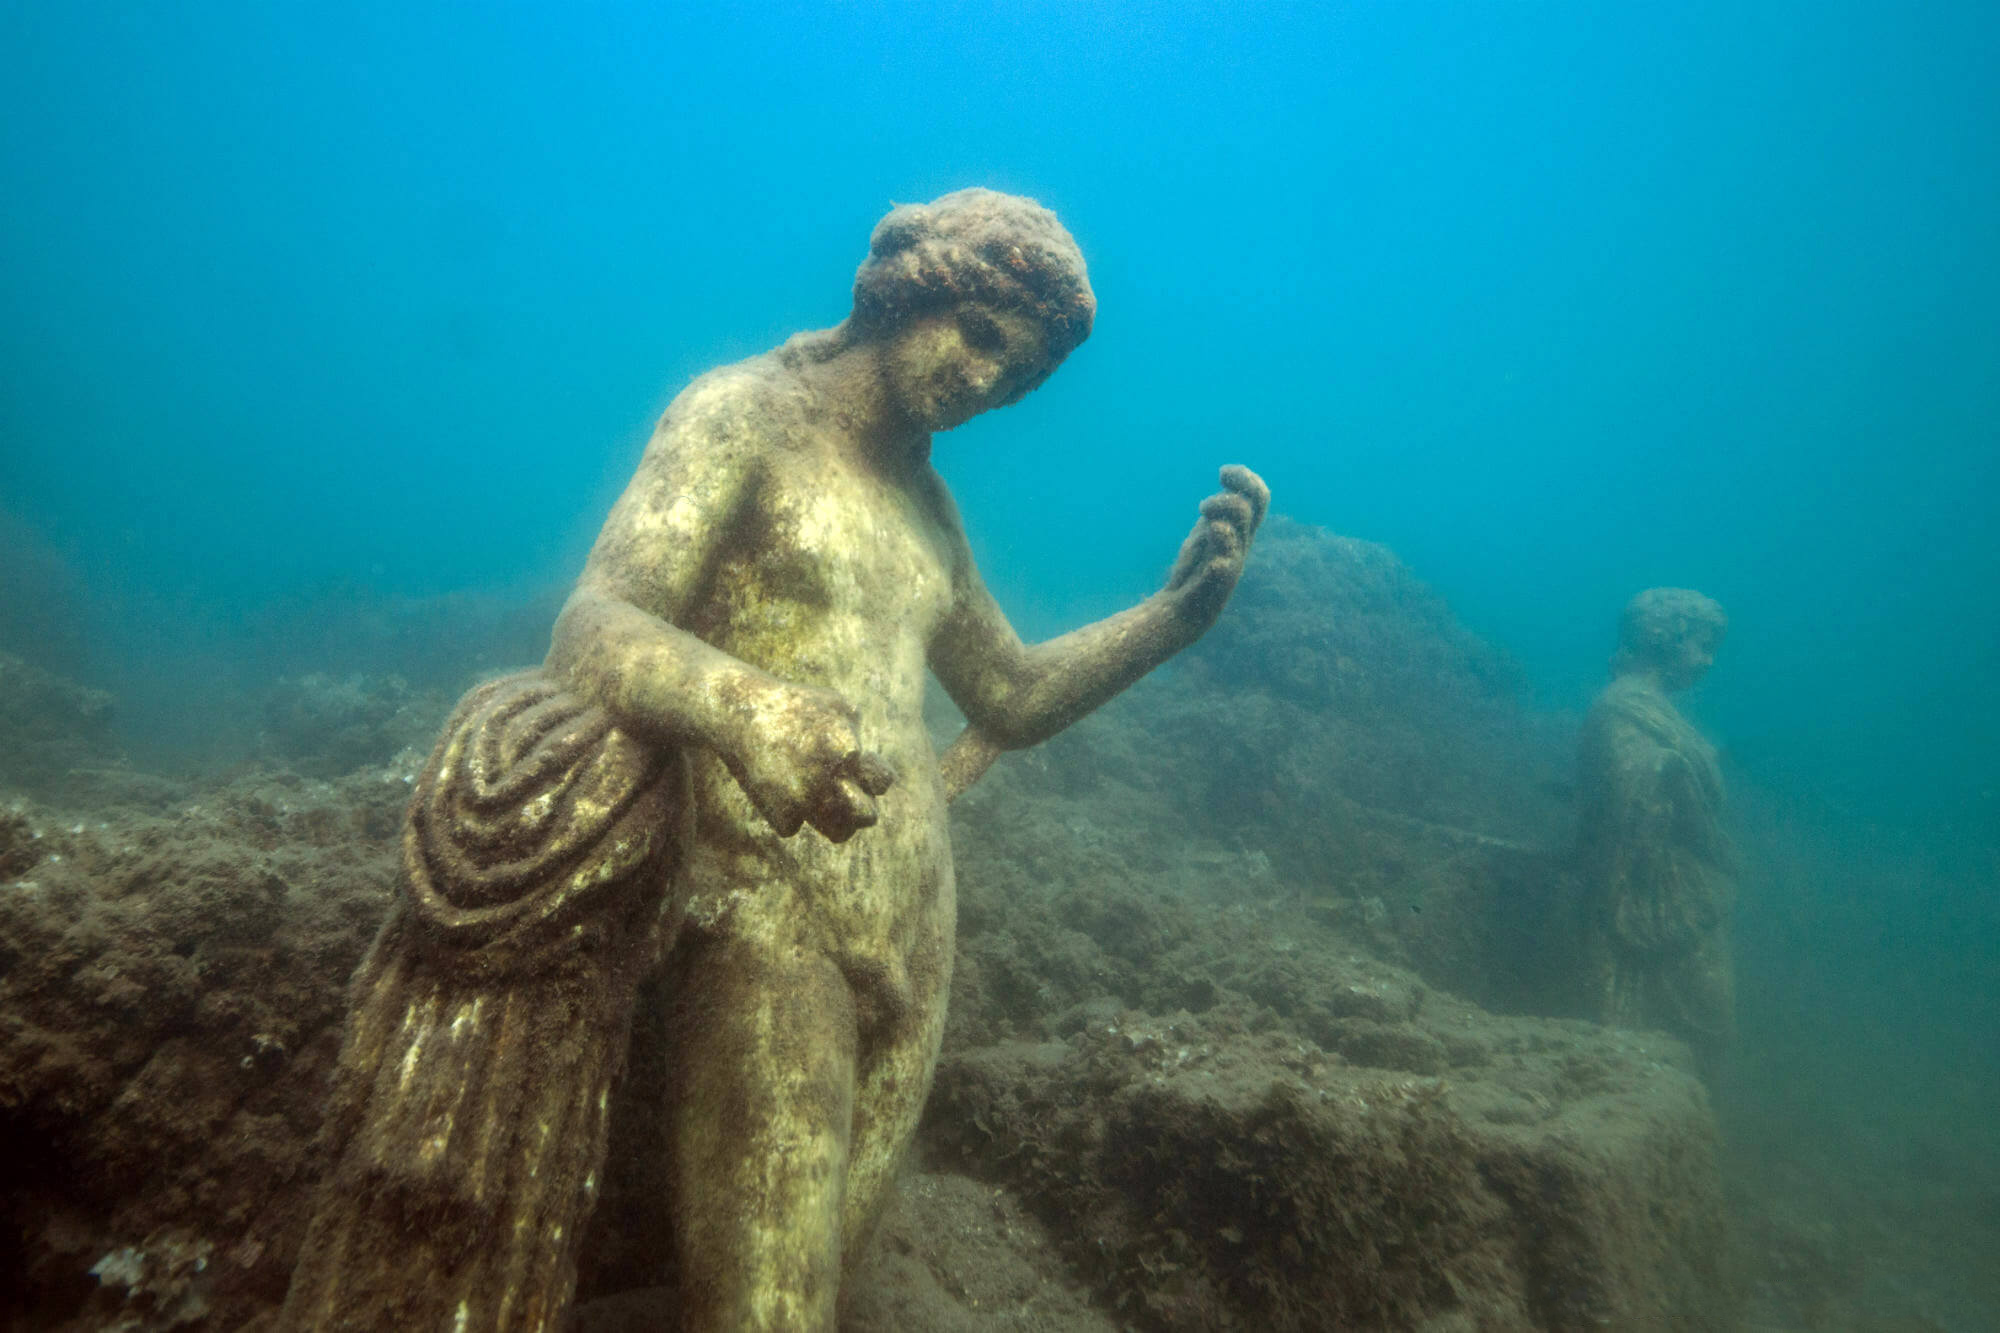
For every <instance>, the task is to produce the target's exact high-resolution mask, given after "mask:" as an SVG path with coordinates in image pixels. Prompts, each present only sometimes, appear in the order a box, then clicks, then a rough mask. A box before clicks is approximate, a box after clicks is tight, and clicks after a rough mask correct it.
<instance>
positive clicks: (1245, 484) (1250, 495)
mask: <svg viewBox="0 0 2000 1333" xmlns="http://www.w3.org/2000/svg"><path fill="white" fill-rule="evenodd" d="M1222 484H1223V485H1224V486H1226V487H1228V488H1229V489H1230V490H1231V491H1233V492H1235V493H1236V494H1238V495H1240V496H1242V497H1243V498H1244V499H1245V500H1247V501H1248V502H1249V504H1250V530H1251V531H1252V532H1255V531H1256V530H1257V528H1258V527H1259V526H1261V525H1262V524H1263V522H1264V515H1265V514H1267V513H1269V512H1270V511H1271V488H1270V487H1269V486H1267V485H1265V484H1264V479H1263V478H1262V477H1260V476H1258V475H1257V474H1256V473H1254V472H1252V471H1251V470H1250V469H1249V468H1247V467H1244V466H1243V465H1242V464H1241V463H1231V464H1229V465H1228V466H1227V467H1225V468H1223V469H1222Z"/></svg>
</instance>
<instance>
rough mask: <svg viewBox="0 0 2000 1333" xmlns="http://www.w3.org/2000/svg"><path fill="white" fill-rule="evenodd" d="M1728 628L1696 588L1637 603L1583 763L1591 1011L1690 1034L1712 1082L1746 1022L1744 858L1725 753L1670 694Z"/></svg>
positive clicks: (1695, 674) (1655, 592) (1594, 715)
mask: <svg viewBox="0 0 2000 1333" xmlns="http://www.w3.org/2000/svg"><path fill="white" fill-rule="evenodd" d="M1727 627H1728V621H1727V618H1726V617H1724V615H1723V613H1722V608H1721V607H1720V606H1718V605H1717V604H1716V603H1715V602H1713V601H1711V600H1710V599H1709V598H1707V597H1704V596H1702V595H1701V594H1700V593H1698V592H1690V591H1688V590H1687V589H1684V588H1649V589H1647V590H1646V591H1645V592H1642V593H1640V594H1639V595H1638V596H1637V597H1634V598H1633V599H1632V601H1631V603H1630V604H1629V605H1627V606H1626V608H1625V614H1624V617H1623V619H1622V620H1621V622H1620V624H1619V632H1618V652H1617V654H1616V656H1614V657H1613V658H1612V663H1611V669H1612V676H1613V679H1612V682H1611V684H1610V685H1608V686H1606V687H1605V689H1604V692H1603V693H1602V694H1600V695H1599V696H1598V698H1597V701H1596V703H1594V704H1593V705H1592V706H1591V709H1590V715H1589V717H1588V718H1587V719H1586V720H1585V722H1584V727H1583V740H1582V744H1581V750H1580V755H1579V761H1578V769H1579V772H1578V779H1579V782H1578V786H1579V793H1580V798H1581V802H1582V809H1581V811H1580V820H1579V840H1578V852H1579V861H1580V869H1581V872H1582V877H1583V903H1584V915H1583V923H1582V926H1583V938H1584V944H1585V958H1586V966H1587V973H1586V978H1585V982H1586V985H1587V986H1588V988H1589V996H1588V1002H1589V1004H1590V1005H1591V1006H1592V1008H1594V1010H1595V1016H1596V1017H1597V1018H1598V1019H1599V1021H1601V1022H1603V1023H1606V1024H1609V1025H1612V1026H1616V1027H1630V1028H1658V1029H1662V1030H1664V1031H1667V1032H1671V1033H1673V1034H1674V1035H1676V1036H1678V1037H1681V1038H1683V1039H1684V1040H1686V1041H1687V1042H1688V1044H1689V1045H1690V1046H1692V1047H1693V1048H1694V1051H1695V1055H1696V1057H1697V1058H1698V1059H1699V1061H1700V1062H1701V1065H1702V1068H1703V1070H1704V1072H1706V1073H1709V1074H1712V1073H1713V1072H1714V1069H1715V1067H1716V1064H1717V1062H1718V1060H1719V1059H1720V1057H1721V1054H1722V1052H1723V1050H1724V1048H1725V1047H1726V1046H1727V1044H1728V1041H1729V1038H1730V1034H1731V1030H1732V1028H1733V1026H1734V1021H1735V1020H1734V1014H1735V977H1734V973H1733V971H1732V966H1731V961H1730V936H1729V915H1730V908H1731V906H1732V903H1733V901H1734V895H1735V888H1734V883H1733V878H1732V871H1731V863H1732V859H1733V858H1732V855H1731V851H1730V845H1729V838H1728V835H1727V834H1726V833H1725V832H1724V830H1723V824H1722V801H1723V793H1722V772H1721V769H1720V767H1719V766H1718V765H1717V762H1716V755H1715V749H1714V747H1713V746H1711V745H1710V744H1709V743H1708V742H1707V741H1706V740H1705V739H1703V737H1702V735H1701V733H1700V732H1698V731H1696V730H1695V729H1694V727H1693V726H1692V725H1691V724H1690V723H1689V722H1688V720H1687V719H1686V718H1684V717H1682V716H1681V714H1680V711H1679V710H1678V709H1676V708H1675V707H1674V705H1673V701H1672V699H1671V698H1670V697H1669V696H1671V695H1673V694H1674V693H1676V692H1677V691H1680V690H1684V689H1687V688H1688V687H1689V686H1691V685H1693V684H1694V683H1695V682H1696V681H1698V680H1700V679H1701V678H1702V676H1703V675H1704V674H1705V673H1706V672H1707V671H1708V668H1709V667H1710V665H1711V664H1713V662H1714V661H1715V650H1716V648H1717V647H1718V646H1719V645H1720V644H1721V642H1722V636H1723V632H1724V631H1725V630H1726V629H1727Z"/></svg>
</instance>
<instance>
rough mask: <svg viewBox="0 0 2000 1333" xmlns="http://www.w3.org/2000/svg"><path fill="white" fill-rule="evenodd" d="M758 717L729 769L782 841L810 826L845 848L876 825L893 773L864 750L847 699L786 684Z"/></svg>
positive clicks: (893, 781) (822, 691)
mask: <svg viewBox="0 0 2000 1333" xmlns="http://www.w3.org/2000/svg"><path fill="white" fill-rule="evenodd" d="M759 714H760V716H759V723H760V725H759V726H758V728H757V729H756V730H755V731H753V732H752V734H751V736H750V739H749V741H748V743H747V744H746V746H745V747H744V750H745V752H744V753H741V754H739V755H736V756H735V757H734V758H733V759H732V760H731V762H730V769H731V771H732V772H734V773H735V775H736V780H737V781H738V782H739V783H741V784H742V787H743V790H744V792H745V793H747V794H748V795H749V797H750V800H751V803H752V804H754V805H755V806H756V807H757V811H758V813H759V814H761V815H763V816H764V819H765V820H766V822H768V823H769V824H770V825H771V827H772V828H773V829H775V830H777V832H778V835H779V836H780V837H785V838H789V837H791V836H792V835H793V834H795V833H797V832H798V831H799V829H800V827H801V826H803V825H805V824H807V823H810V824H811V825H812V826H813V827H814V828H816V829H818V830H819V831H820V832H821V833H823V834H825V835H826V836H827V838H829V839H830V840H832V841H834V842H846V841H847V840H848V839H849V838H851V837H853V836H854V835H855V834H856V833H857V832H859V831H860V830H862V829H864V828H868V827H870V826H871V825H873V824H874V823H875V818H876V811H875V798H876V797H877V796H880V795H881V794H882V793H883V792H886V791H888V790H889V788H890V787H891V786H892V785H894V783H895V781H896V772H895V770H894V769H893V768H891V767H890V766H889V762H888V761H887V760H885V759H883V758H882V757H881V756H880V755H878V754H875V753H873V752H872V751H866V750H863V749H862V748H861V741H860V737H859V734H858V732H857V730H856V722H857V720H858V719H857V717H856V715H855V712H854V709H853V707H852V706H850V705H849V704H848V702H847V701H846V700H845V699H843V698H841V697H840V696H839V695H838V694H835V693H834V692H833V691H832V690H823V689H816V688H810V687H806V686H799V685H787V686H784V687H782V693H781V694H779V696H778V697H777V698H776V699H774V700H772V701H770V703H769V704H768V706H767V707H765V708H761V709H760V710H759Z"/></svg>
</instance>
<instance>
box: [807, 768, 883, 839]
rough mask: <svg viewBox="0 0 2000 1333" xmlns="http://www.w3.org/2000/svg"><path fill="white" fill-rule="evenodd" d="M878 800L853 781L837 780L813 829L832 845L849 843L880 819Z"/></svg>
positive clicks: (814, 818)
mask: <svg viewBox="0 0 2000 1333" xmlns="http://www.w3.org/2000/svg"><path fill="white" fill-rule="evenodd" d="M878 817H879V816H878V812H877V810H876V808H875V798H874V797H873V796H872V795H870V794H869V793H868V792H866V791H864V790H862V788H861V784H860V783H858V782H856V781H855V780H854V779H852V778H845V777H843V778H835V779H834V780H833V781H832V782H831V783H830V784H828V786H827V788H826V791H825V793H824V794H823V795H822V796H821V798H820V802H819V805H818V806H817V808H815V809H814V811H813V816H812V825H813V827H814V828H816V829H818V830H819V831H820V832H821V833H823V834H824V835H826V839H827V841H829V842H846V841H847V840H848V839H849V838H851V837H853V836H854V835H855V834H856V833H859V832H860V831H861V830H862V829H865V828H872V827H874V825H875V821H876V819H877V818H878Z"/></svg>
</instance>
